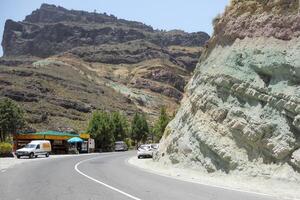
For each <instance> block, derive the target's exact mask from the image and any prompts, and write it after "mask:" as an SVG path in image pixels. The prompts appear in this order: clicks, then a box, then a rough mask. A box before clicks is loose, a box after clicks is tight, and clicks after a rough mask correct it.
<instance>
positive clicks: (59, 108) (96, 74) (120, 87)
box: [0, 4, 209, 130]
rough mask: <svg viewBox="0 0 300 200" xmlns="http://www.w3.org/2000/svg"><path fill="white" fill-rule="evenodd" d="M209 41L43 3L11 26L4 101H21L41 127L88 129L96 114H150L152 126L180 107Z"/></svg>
mask: <svg viewBox="0 0 300 200" xmlns="http://www.w3.org/2000/svg"><path fill="white" fill-rule="evenodd" d="M208 39H209V36H208V35H207V34H206V33H203V32H197V33H186V32H183V31H180V30H173V31H159V30H154V29H153V28H152V27H150V26H147V25H145V24H143V23H140V22H134V21H127V20H123V19H118V18H117V17H115V16H113V15H107V14H99V13H89V12H85V11H75V10H67V9H65V8H62V7H59V6H54V5H48V4H42V5H41V7H40V8H39V9H37V10H35V11H33V12H32V13H31V14H30V15H28V16H26V18H25V20H23V21H21V22H15V21H13V20H7V21H6V23H5V29H4V34H3V40H2V47H3V51H4V56H3V57H2V58H0V82H1V84H0V96H2V97H9V98H11V99H13V100H15V101H17V102H19V103H20V104H21V105H22V106H23V107H24V109H25V110H26V111H27V118H28V121H29V125H30V126H31V127H33V128H36V129H38V130H47V129H66V128H73V129H78V130H82V129H84V128H85V127H86V124H87V119H88V118H89V116H90V114H91V113H92V111H93V110H96V109H102V110H108V111H117V110H118V111H122V112H124V113H125V114H126V115H127V116H128V117H129V118H131V116H132V115H133V114H134V113H135V112H142V111H143V112H145V113H146V114H147V116H148V119H149V121H150V122H152V121H153V120H154V119H156V116H157V115H158V113H159V109H160V107H161V106H163V105H166V106H167V108H168V112H169V113H170V114H173V112H174V111H175V110H176V109H177V107H178V105H179V102H180V100H181V98H182V96H183V91H184V87H185V85H186V83H187V81H188V80H189V78H190V77H191V73H192V72H193V70H194V68H195V66H196V63H197V62H198V58H199V56H200V55H201V53H202V46H203V45H204V44H205V42H206V41H207V40H208Z"/></svg>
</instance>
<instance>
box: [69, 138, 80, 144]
mask: <svg viewBox="0 0 300 200" xmlns="http://www.w3.org/2000/svg"><path fill="white" fill-rule="evenodd" d="M78 142H83V139H81V138H79V137H73V138H71V139H68V143H78Z"/></svg>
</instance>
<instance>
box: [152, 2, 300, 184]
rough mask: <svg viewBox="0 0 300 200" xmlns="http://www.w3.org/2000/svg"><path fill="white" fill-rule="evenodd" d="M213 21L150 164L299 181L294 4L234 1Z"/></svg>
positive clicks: (299, 86) (298, 30)
mask: <svg viewBox="0 0 300 200" xmlns="http://www.w3.org/2000/svg"><path fill="white" fill-rule="evenodd" d="M214 23H215V29H214V35H213V37H212V38H211V39H210V41H209V43H208V45H207V49H206V50H205V52H204V53H203V54H202V56H201V58H200V62H199V64H198V65H197V67H196V69H195V73H194V75H193V77H192V79H191V80H190V82H189V83H188V85H187V87H186V89H187V90H186V94H185V97H184V99H183V100H182V104H181V107H180V109H179V111H178V113H177V115H176V117H175V119H174V120H173V121H171V123H170V124H169V125H168V127H167V129H166V132H165V135H164V137H163V139H162V141H161V146H160V151H159V152H158V154H157V156H156V159H157V160H159V161H161V162H162V163H172V164H179V165H182V166H189V167H192V168H195V169H198V170H204V171H207V172H216V171H223V172H225V173H242V174H246V175H250V176H257V175H261V176H264V177H276V178H283V179H289V180H298V181H300V174H299V173H298V172H299V171H300V165H299V148H300V127H299V125H300V122H299V121H300V117H299V116H300V57H299V55H300V38H299V36H300V15H299V0H288V1H286V0H278V1H261V0H251V1H246V0H233V1H232V2H231V5H230V6H229V7H227V8H226V10H225V12H224V14H223V15H222V16H219V17H217V18H216V19H215V20H214ZM283 169H284V170H283ZM283 171H285V172H283ZM287 171H288V172H287ZM281 173H290V174H293V175H292V176H281V175H280V174H281Z"/></svg>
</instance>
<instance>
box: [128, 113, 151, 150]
mask: <svg viewBox="0 0 300 200" xmlns="http://www.w3.org/2000/svg"><path fill="white" fill-rule="evenodd" d="M148 133H149V128H148V123H147V120H146V117H145V115H144V114H142V115H139V114H138V113H136V114H135V115H134V117H133V120H132V123H131V138H132V139H133V140H134V141H135V143H136V145H137V144H138V143H139V142H145V141H146V140H147V136H148Z"/></svg>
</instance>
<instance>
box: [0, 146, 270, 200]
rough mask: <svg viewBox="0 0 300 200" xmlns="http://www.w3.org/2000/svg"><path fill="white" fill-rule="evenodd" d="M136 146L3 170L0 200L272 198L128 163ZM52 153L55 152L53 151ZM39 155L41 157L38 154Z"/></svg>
mask: <svg viewBox="0 0 300 200" xmlns="http://www.w3.org/2000/svg"><path fill="white" fill-rule="evenodd" d="M134 155H135V152H133V151H131V152H116V153H103V154H91V155H86V156H74V157H70V156H68V157H62V158H57V159H51V158H49V159H41V161H36V162H26V163H23V164H19V165H16V166H14V167H12V168H9V169H7V170H6V171H5V172H0V199H1V200H40V199H43V200H56V199H57V200H123V199H124V200H132V199H134V200H140V199H141V200H168V199H170V200H271V199H273V198H271V197H269V196H264V195H259V194H254V193H247V192H241V191H234V190H228V189H222V188H216V187H213V186H205V185H201V184H195V183H190V182H185V181H180V180H177V179H173V178H168V177H165V176H160V175H156V174H153V173H150V172H146V171H144V170H140V169H138V168H136V167H133V166H131V165H130V164H128V163H127V160H128V158H130V157H131V156H134ZM50 157H51V156H50ZM37 159H39V158H37Z"/></svg>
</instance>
